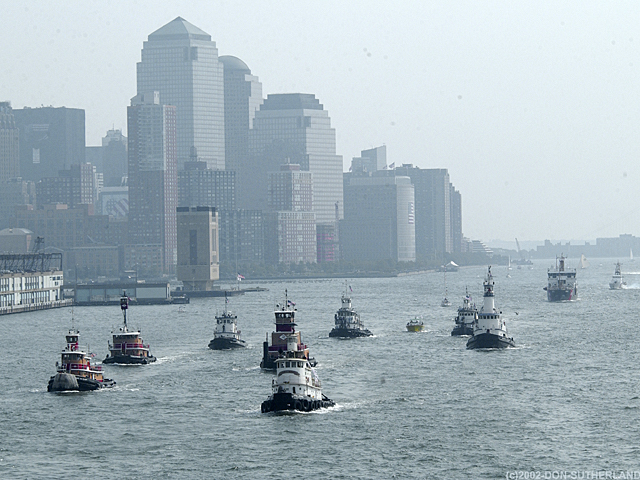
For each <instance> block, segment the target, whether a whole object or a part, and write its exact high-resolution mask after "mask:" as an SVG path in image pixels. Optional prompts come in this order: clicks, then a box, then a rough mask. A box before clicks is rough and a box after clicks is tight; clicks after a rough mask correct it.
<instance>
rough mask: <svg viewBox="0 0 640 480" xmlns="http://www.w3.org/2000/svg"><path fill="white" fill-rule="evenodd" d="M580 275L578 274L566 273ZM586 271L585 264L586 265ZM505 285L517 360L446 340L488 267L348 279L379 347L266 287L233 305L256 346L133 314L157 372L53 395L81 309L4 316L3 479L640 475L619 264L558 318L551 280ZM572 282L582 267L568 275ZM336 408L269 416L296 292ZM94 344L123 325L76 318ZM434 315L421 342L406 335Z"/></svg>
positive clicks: (319, 296)
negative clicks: (218, 345) (280, 334)
mask: <svg viewBox="0 0 640 480" xmlns="http://www.w3.org/2000/svg"><path fill="white" fill-rule="evenodd" d="M569 263H571V262H569ZM574 263H575V262H574ZM548 264H550V262H548V261H547V262H538V263H536V265H535V266H534V268H533V269H532V270H529V269H527V268H526V267H524V268H523V269H522V270H518V269H516V268H515V267H514V269H513V270H512V271H511V272H510V273H511V278H507V270H506V267H494V268H493V272H494V275H495V280H496V304H497V306H498V307H499V308H501V309H502V310H503V312H504V316H505V318H506V319H507V326H508V328H509V332H510V334H511V335H512V336H513V337H514V338H515V341H516V343H517V347H516V348H514V349H508V350H503V351H467V350H466V349H465V343H466V339H463V338H456V337H451V336H450V335H449V334H450V332H451V329H452V327H453V316H454V312H455V307H457V306H458V305H459V304H460V303H461V301H462V297H463V296H464V292H465V287H468V289H469V293H471V294H472V295H473V296H474V299H475V300H476V301H477V303H478V304H480V303H481V301H482V299H481V292H482V286H481V282H482V277H483V275H484V272H485V268H480V267H472V268H466V269H462V270H460V272H457V273H448V274H447V285H448V292H449V297H450V298H451V299H452V301H453V303H454V307H453V308H442V307H440V306H439V303H440V300H441V299H442V294H443V276H442V273H435V272H433V273H425V274H419V275H411V276H405V277H398V278H391V279H354V280H352V281H350V285H352V288H353V291H354V292H353V294H352V298H353V306H354V308H356V309H357V310H358V311H359V312H360V314H361V317H362V319H363V321H364V323H365V325H366V326H367V328H369V329H370V330H371V331H372V332H374V333H375V336H374V337H373V338H364V339H354V340H338V339H330V338H329V337H328V334H329V331H330V330H331V328H332V324H333V315H334V313H335V311H336V310H337V309H338V308H339V306H340V295H341V293H342V292H343V291H344V281H343V280H338V279H336V280H333V279H332V280H309V281H290V282H268V283H261V284H260V286H264V287H266V288H268V289H269V291H266V292H257V293H249V294H246V295H244V296H242V297H235V298H232V299H231V300H230V307H231V309H232V310H234V311H235V312H236V313H237V314H238V322H239V326H240V328H241V330H242V337H243V338H244V339H245V340H247V342H248V343H249V348H247V349H244V350H241V351H223V352H221V351H212V350H210V349H208V348H207V345H208V343H209V340H210V339H211V338H212V337H213V327H214V322H215V320H214V318H213V317H214V315H215V313H216V312H217V311H221V309H222V307H223V302H224V300H223V299H219V298H212V299H194V300H193V301H192V303H191V304H189V305H186V307H185V308H184V310H185V311H184V313H182V312H179V310H178V306H162V307H160V306H157V307H156V306H152V307H132V308H131V310H130V316H129V319H130V324H131V325H133V326H138V327H140V328H141V329H142V332H143V338H144V340H145V342H148V343H150V344H151V350H152V353H153V354H154V355H156V356H157V357H158V359H159V360H158V362H157V363H155V364H151V365H147V366H128V367H124V366H112V365H106V366H105V367H104V368H105V370H106V373H107V375H106V376H107V377H110V378H113V379H115V380H116V381H117V386H116V387H115V388H113V389H105V390H102V391H99V392H91V393H67V394H50V393H47V391H46V385H47V381H48V379H49V377H50V376H51V375H52V374H53V373H54V371H55V362H56V361H57V360H59V351H60V349H61V348H62V346H63V344H64V334H65V332H66V329H68V328H69V327H70V325H71V309H59V310H49V311H40V312H31V313H25V314H19V315H11V316H4V317H0V323H1V325H2V335H0V351H1V352H2V353H1V354H0V378H1V379H2V388H1V389H0V429H1V431H2V435H1V436H0V478H59V477H63V476H66V475H68V474H72V475H73V476H74V477H75V478H89V477H93V478H127V479H128V478H153V479H156V478H246V479H252V478H304V477H313V476H316V477H317V476H319V475H321V477H320V478H327V479H329V478H336V479H341V478H345V479H347V478H354V479H355V478H357V479H360V478H505V474H506V473H507V472H508V471H513V470H538V471H544V470H550V471H558V470H616V471H618V470H640V465H639V463H640V462H639V459H640V388H639V386H638V377H639V375H638V369H639V366H638V365H639V360H640V346H639V343H638V336H639V333H638V322H639V315H638V301H639V300H640V265H637V267H636V266H634V264H632V263H630V264H628V265H623V273H624V272H625V271H631V270H634V268H635V269H636V270H638V271H639V272H638V275H627V281H628V283H629V288H628V289H626V290H621V291H610V290H609V288H608V282H609V280H610V279H611V275H612V273H613V269H614V267H613V261H610V260H592V261H591V267H589V268H588V269H586V270H582V271H579V272H578V283H579V289H580V290H579V293H580V299H579V300H578V301H575V302H568V303H558V304H551V303H548V302H546V296H545V295H546V294H545V292H544V291H543V290H542V287H543V286H545V284H546V267H547V266H549V265H548ZM570 266H572V265H570ZM285 288H287V289H288V291H289V298H291V299H293V300H294V301H295V302H296V304H297V307H298V316H299V320H298V324H299V326H298V329H299V330H301V332H302V336H303V341H305V342H306V343H307V344H308V345H309V346H310V349H311V354H312V356H315V358H316V359H317V360H318V362H319V364H318V368H317V370H318V374H319V376H320V378H321V379H322V381H323V392H324V393H325V394H326V395H327V396H328V397H330V398H332V399H333V400H335V401H336V403H337V406H336V407H334V408H331V409H328V410H323V411H321V412H313V413H307V414H302V413H297V414H281V415H276V414H266V415H265V414H261V413H260V403H261V402H262V401H263V400H264V399H265V398H266V397H267V396H268V395H269V394H270V387H271V379H272V377H273V376H272V374H271V373H264V372H261V371H260V369H259V366H258V365H259V363H260V357H261V353H262V341H263V340H264V338H265V334H266V333H267V332H271V330H273V306H274V303H275V302H276V301H278V300H280V299H281V298H282V297H283V293H284V289H285ZM74 314H75V325H76V327H77V328H79V330H80V332H81V339H82V341H81V343H83V344H86V343H89V344H90V346H91V350H92V351H94V352H95V353H96V354H97V358H100V359H101V358H104V357H105V356H106V354H107V341H108V339H109V335H110V331H111V329H112V327H114V326H116V325H118V323H119V322H120V320H121V316H120V311H119V308H118V307H84V308H76V309H75V311H74ZM415 315H419V316H422V317H423V319H424V322H425V324H426V326H427V330H426V331H425V332H423V333H409V332H406V329H405V324H406V323H407V321H408V320H409V319H410V318H411V317H413V316H415Z"/></svg>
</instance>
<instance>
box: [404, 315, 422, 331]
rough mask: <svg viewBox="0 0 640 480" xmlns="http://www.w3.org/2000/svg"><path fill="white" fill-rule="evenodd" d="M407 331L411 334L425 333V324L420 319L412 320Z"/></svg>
mask: <svg viewBox="0 0 640 480" xmlns="http://www.w3.org/2000/svg"><path fill="white" fill-rule="evenodd" d="M407 330H408V331H409V332H422V331H424V322H423V321H422V320H420V319H419V318H414V319H411V320H409V322H408V323H407Z"/></svg>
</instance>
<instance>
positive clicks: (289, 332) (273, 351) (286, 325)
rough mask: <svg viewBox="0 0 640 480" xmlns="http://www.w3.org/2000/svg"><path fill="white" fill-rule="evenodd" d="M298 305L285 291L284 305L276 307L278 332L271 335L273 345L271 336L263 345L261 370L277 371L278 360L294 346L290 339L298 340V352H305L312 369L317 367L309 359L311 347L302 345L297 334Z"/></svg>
mask: <svg viewBox="0 0 640 480" xmlns="http://www.w3.org/2000/svg"><path fill="white" fill-rule="evenodd" d="M296 312H297V309H296V304H295V302H292V301H291V300H289V297H288V294H287V290H285V291H284V303H283V304H282V305H280V304H278V305H276V309H275V312H274V314H275V317H276V330H275V331H274V332H272V333H271V345H269V334H267V339H266V340H265V341H264V343H263V344H262V361H261V362H260V368H262V369H264V370H276V369H277V365H276V359H277V358H278V357H280V356H281V355H283V354H285V353H286V352H287V351H288V349H289V348H290V347H291V346H292V345H293V344H292V343H291V342H290V341H289V340H290V337H292V338H295V339H296V343H295V345H296V350H295V351H296V352H303V354H304V357H306V358H307V359H308V360H309V363H310V364H311V366H312V367H315V366H316V361H315V360H314V359H313V358H310V357H309V347H307V345H305V344H303V343H302V338H301V337H300V332H296V326H297V324H296V322H295V318H296Z"/></svg>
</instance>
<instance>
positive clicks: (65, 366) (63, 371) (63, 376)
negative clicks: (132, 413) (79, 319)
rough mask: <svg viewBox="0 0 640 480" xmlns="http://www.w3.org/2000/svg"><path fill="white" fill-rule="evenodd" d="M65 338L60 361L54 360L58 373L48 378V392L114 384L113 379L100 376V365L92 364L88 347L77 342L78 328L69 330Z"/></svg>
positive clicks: (86, 388) (88, 388) (83, 389)
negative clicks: (65, 344)
mask: <svg viewBox="0 0 640 480" xmlns="http://www.w3.org/2000/svg"><path fill="white" fill-rule="evenodd" d="M66 339H67V346H66V347H65V348H64V350H62V358H61V361H60V363H58V362H56V367H57V371H58V373H56V374H55V375H54V376H53V377H51V378H50V379H49V384H48V385H47V391H48V392H64V391H73V390H75V391H79V392H86V391H89V390H98V389H99V388H104V387H111V386H113V385H115V383H116V382H115V381H113V380H110V379H108V378H104V377H103V376H102V367H101V366H98V365H94V364H93V362H92V361H91V359H92V357H93V355H92V354H90V353H89V349H88V348H87V347H81V346H80V345H79V344H78V340H79V339H80V332H79V331H78V330H76V329H74V328H72V329H71V330H69V333H67V335H66Z"/></svg>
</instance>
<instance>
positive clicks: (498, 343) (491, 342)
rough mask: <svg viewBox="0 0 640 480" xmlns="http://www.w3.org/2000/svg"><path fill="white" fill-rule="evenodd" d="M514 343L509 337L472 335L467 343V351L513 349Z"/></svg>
mask: <svg viewBox="0 0 640 480" xmlns="http://www.w3.org/2000/svg"><path fill="white" fill-rule="evenodd" d="M515 346H516V342H514V341H513V338H510V337H501V336H499V335H495V334H493V333H481V334H479V335H473V336H472V337H471V338H470V339H469V340H468V341H467V348H468V349H477V348H507V347H515Z"/></svg>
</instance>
